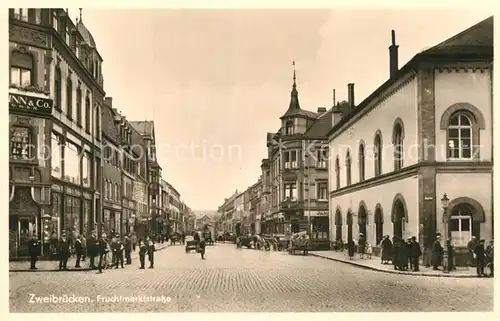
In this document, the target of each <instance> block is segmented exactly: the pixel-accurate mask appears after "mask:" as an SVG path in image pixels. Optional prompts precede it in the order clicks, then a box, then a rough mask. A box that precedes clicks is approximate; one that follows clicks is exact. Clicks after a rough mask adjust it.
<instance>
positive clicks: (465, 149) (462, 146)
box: [448, 111, 472, 159]
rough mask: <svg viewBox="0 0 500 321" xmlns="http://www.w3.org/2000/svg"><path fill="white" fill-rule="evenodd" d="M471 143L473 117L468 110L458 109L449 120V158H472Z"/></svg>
mask: <svg viewBox="0 0 500 321" xmlns="http://www.w3.org/2000/svg"><path fill="white" fill-rule="evenodd" d="M471 143H472V121H471V117H470V115H469V113H467V112H464V111H458V112H456V113H455V114H454V115H452V116H451V117H450V121H449V122H448V159H471V158H472V146H471V145H472V144H471Z"/></svg>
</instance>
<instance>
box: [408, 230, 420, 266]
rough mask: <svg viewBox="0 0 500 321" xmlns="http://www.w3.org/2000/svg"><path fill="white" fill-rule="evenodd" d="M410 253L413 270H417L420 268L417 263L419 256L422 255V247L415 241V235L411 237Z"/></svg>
mask: <svg viewBox="0 0 500 321" xmlns="http://www.w3.org/2000/svg"><path fill="white" fill-rule="evenodd" d="M410 255H411V260H412V267H413V271H415V272H418V271H419V268H420V267H419V263H420V257H421V256H422V249H421V248H420V244H418V242H417V237H416V236H413V237H412V238H411V245H410Z"/></svg>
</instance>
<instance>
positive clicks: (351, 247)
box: [290, 239, 356, 260]
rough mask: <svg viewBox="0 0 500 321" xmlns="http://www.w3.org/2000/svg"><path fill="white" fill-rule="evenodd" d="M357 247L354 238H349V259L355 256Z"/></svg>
mask: <svg viewBox="0 0 500 321" xmlns="http://www.w3.org/2000/svg"><path fill="white" fill-rule="evenodd" d="M290 242H291V241H290ZM355 248H356V244H355V243H354V240H353V239H350V240H347V254H348V255H349V260H352V257H353V256H354V249H355Z"/></svg>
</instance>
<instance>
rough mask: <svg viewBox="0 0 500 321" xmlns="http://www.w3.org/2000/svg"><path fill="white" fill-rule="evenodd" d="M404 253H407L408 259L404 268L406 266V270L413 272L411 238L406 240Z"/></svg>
mask: <svg viewBox="0 0 500 321" xmlns="http://www.w3.org/2000/svg"><path fill="white" fill-rule="evenodd" d="M405 246H406V253H407V255H406V256H407V257H408V262H406V266H407V269H408V270H413V259H412V256H411V237H408V238H407V239H406V244H405Z"/></svg>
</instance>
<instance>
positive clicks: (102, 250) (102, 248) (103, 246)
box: [96, 233, 108, 273]
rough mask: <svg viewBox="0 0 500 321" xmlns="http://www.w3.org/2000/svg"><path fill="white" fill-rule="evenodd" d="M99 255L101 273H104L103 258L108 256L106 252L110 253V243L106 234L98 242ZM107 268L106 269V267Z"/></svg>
mask: <svg viewBox="0 0 500 321" xmlns="http://www.w3.org/2000/svg"><path fill="white" fill-rule="evenodd" d="M96 249H97V253H98V255H99V266H98V268H99V273H102V268H103V263H104V262H103V258H104V256H105V255H106V252H107V251H108V242H107V241H106V233H102V235H101V239H100V240H99V241H98V242H97V246H96ZM104 268H106V267H104Z"/></svg>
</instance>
